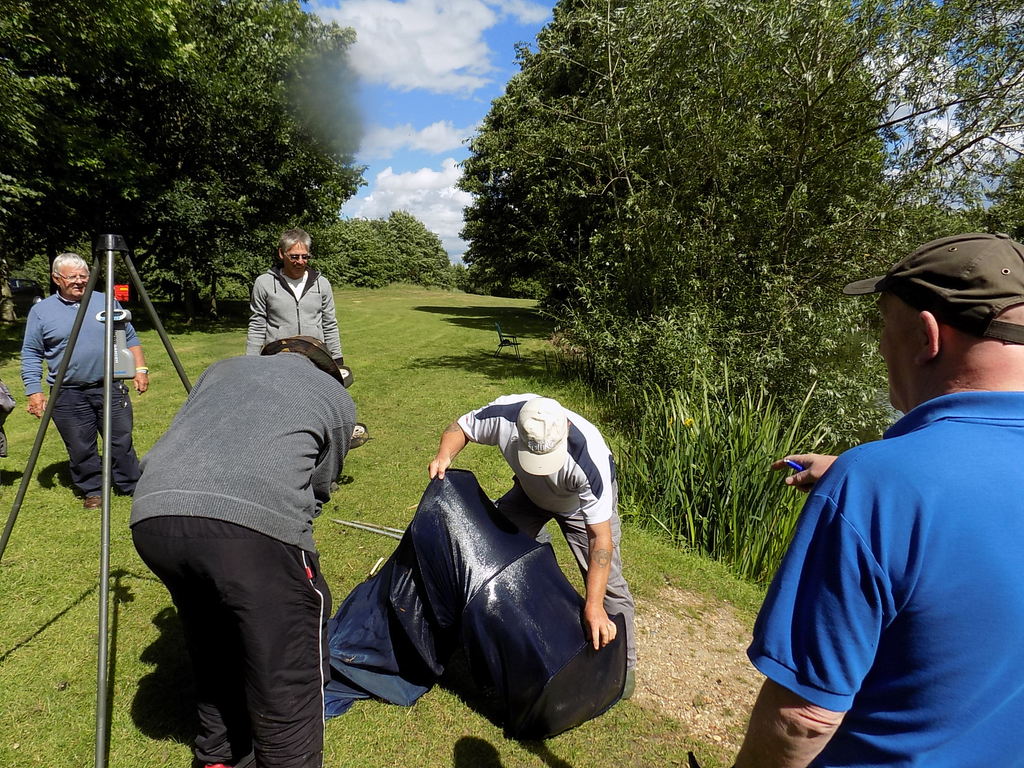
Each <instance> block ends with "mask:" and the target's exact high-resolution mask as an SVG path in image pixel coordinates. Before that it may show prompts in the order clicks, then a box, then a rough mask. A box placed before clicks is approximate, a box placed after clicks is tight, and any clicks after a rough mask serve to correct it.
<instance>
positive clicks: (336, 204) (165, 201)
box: [0, 0, 361, 301]
mask: <svg viewBox="0 0 1024 768" xmlns="http://www.w3.org/2000/svg"><path fill="white" fill-rule="evenodd" d="M3 2H5V3H13V4H14V5H15V10H16V11H17V13H16V14H15V22H12V23H9V24H7V25H3V24H2V23H0V36H2V37H0V45H3V50H4V51H5V52H9V54H10V55H9V56H7V57H6V58H5V57H0V62H2V63H0V69H2V68H3V66H6V67H7V70H6V71H5V72H0V89H7V90H10V89H12V88H17V87H21V88H22V89H26V88H28V85H26V84H27V83H37V82H40V83H42V84H37V85H34V86H33V87H34V88H35V91H34V92H33V94H32V95H34V96H35V98H34V99H32V100H27V106H26V113H25V114H26V115H27V116H28V119H27V120H25V121H24V122H23V125H24V126H25V128H24V131H23V134H24V135H23V136H22V137H21V144H20V147H18V148H17V151H15V152H12V154H11V155H10V156H8V157H7V158H5V159H4V160H0V185H3V186H0V227H2V229H3V234H4V235H5V236H6V238H5V239H6V240H8V241H10V240H12V239H14V240H16V241H18V242H21V243H32V244H35V246H36V247H37V248H39V249H40V250H46V251H47V252H49V253H50V255H52V254H53V253H54V252H55V251H56V250H57V249H58V248H63V247H66V246H67V245H68V244H70V243H74V242H81V241H85V242H88V241H89V240H90V239H91V237H92V236H94V235H95V234H98V233H100V232H103V231H107V232H119V233H121V234H124V235H125V236H126V237H127V238H128V240H129V242H130V243H131V244H133V245H134V246H135V247H136V248H137V249H138V250H139V251H140V253H143V254H145V255H146V256H147V258H146V260H145V268H146V272H147V274H148V276H150V277H152V278H154V279H155V280H156V281H157V282H158V283H162V284H163V285H164V286H165V288H166V289H167V290H168V291H172V292H175V293H177V294H179V295H180V296H181V297H182V298H184V299H186V300H187V301H188V300H190V299H192V298H194V297H195V295H196V294H197V292H198V291H199V290H200V289H202V290H205V291H208V292H210V293H215V292H216V285H217V281H218V280H220V279H223V278H233V279H235V280H236V281H237V280H251V277H252V275H253V274H255V272H257V271H259V268H260V267H262V266H263V265H265V263H266V260H265V256H264V254H266V253H267V252H268V241H267V237H268V233H271V232H275V230H276V231H277V232H279V231H280V229H281V228H283V227H286V226H291V225H297V224H307V225H310V226H311V225H312V224H313V223H315V222H319V221H323V220H327V219H332V218H336V216H337V211H338V209H339V208H340V206H341V204H342V203H343V202H344V200H345V199H347V197H349V196H351V194H352V193H353V192H354V191H355V189H356V187H357V185H358V184H359V183H360V175H361V171H360V169H359V168H357V167H355V166H354V165H353V164H352V152H353V151H354V149H355V146H356V138H357V135H358V120H357V119H355V117H354V115H355V110H354V109H352V108H351V106H350V105H349V103H348V100H347V95H348V93H349V92H350V88H346V87H344V86H345V85H346V84H350V83H351V76H350V73H349V70H348V67H347V61H346V56H347V51H348V47H349V46H350V45H351V43H352V41H353V39H354V36H353V33H352V31H351V30H346V29H342V28H339V27H337V26H336V25H329V24H324V23H322V22H321V21H320V20H319V19H317V18H316V17H315V16H312V15H310V14H306V13H304V12H303V11H302V9H301V7H300V5H299V3H298V2H296V0H87V1H86V0H3ZM40 78H42V79H41V80H40ZM328 80H330V81H332V82H340V83H342V87H341V88H333V89H330V90H327V89H323V88H321V87H319V86H317V85H311V84H316V83H323V82H324V81H328ZM313 90H317V91H318V92H320V95H321V98H320V101H319V105H320V111H319V112H317V111H314V110H312V109H310V107H309V101H308V99H306V100H304V99H303V98H302V97H303V95H306V94H308V93H310V92H311V91H313ZM328 96H330V98H329V97H328ZM324 113H328V116H327V117H324ZM339 113H344V114H346V116H347V120H346V121H345V123H344V129H343V130H340V131H334V132H332V133H330V134H328V133H327V132H326V131H325V130H323V129H324V126H326V125H329V124H330V125H339V122H338V121H337V120H335V119H334V117H335V116H336V115H337V114H339ZM15 127H17V124H15ZM9 135H13V136H14V138H15V139H17V138H19V137H18V135H17V134H10V132H9V131H7V132H5V125H3V124H0V142H2V141H5V140H6V139H7V137H8V136H9ZM8 189H11V190H13V192H8V193H7V194H6V196H5V190H8ZM14 192H17V194H14ZM273 241H276V233H275V234H274V235H273ZM256 254H259V255H256Z"/></svg>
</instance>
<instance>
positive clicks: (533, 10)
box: [495, 0, 551, 24]
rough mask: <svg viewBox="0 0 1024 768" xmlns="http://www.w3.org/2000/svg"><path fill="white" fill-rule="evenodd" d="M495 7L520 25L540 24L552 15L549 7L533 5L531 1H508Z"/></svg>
mask: <svg viewBox="0 0 1024 768" xmlns="http://www.w3.org/2000/svg"><path fill="white" fill-rule="evenodd" d="M495 5H497V6H498V7H499V8H500V9H501V10H502V11H504V12H505V13H507V14H508V15H509V16H512V17H513V18H514V19H515V20H516V21H518V22H519V23H520V24H540V23H541V22H542V21H544V19H546V18H547V17H548V16H550V15H551V9H550V8H549V7H548V6H546V5H538V4H537V3H531V2H529V0H508V2H499V3H495Z"/></svg>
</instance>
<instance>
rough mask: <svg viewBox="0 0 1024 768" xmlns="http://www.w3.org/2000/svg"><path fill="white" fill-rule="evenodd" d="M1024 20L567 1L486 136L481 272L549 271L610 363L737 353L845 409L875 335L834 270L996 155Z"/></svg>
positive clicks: (774, 382)
mask: <svg viewBox="0 0 1024 768" xmlns="http://www.w3.org/2000/svg"><path fill="white" fill-rule="evenodd" d="M1020 20H1021V11H1020V9H1019V7H1018V6H1017V5H1016V4H1015V3H1010V2H1006V1H1005V0H986V1H985V2H966V1H964V2H961V1H960V0H954V2H949V3H943V4H941V5H940V4H935V3H933V2H925V0H910V1H907V2H896V3H891V2H885V3H883V2H868V3H863V2H857V3H853V2H847V1H845V0H825V2H810V1H809V0H802V1H801V2H796V3H794V2H781V1H780V0H755V2H726V3H722V2H717V0H716V1H714V2H712V1H711V0H605V2H600V3H589V2H583V1H582V0H563V2H560V3H559V4H558V6H557V7H556V9H555V15H554V20H553V22H552V23H551V25H549V27H547V28H546V29H545V30H544V31H543V32H542V33H541V35H540V37H539V39H538V48H537V51H536V52H531V51H528V50H525V49H524V50H522V51H521V52H520V66H521V72H520V74H519V75H517V76H516V77H515V78H514V79H513V81H512V82H511V83H510V84H509V87H508V89H507V91H506V93H505V94H504V95H503V96H502V97H500V98H499V99H498V100H496V101H495V102H494V104H493V105H492V108H491V111H490V113H489V114H488V116H487V118H486V120H485V122H484V124H483V126H482V129H481V131H480V133H479V135H478V136H477V137H476V139H475V140H474V142H473V143H472V146H471V149H472V155H471V157H470V159H469V160H468V161H467V163H466V173H465V176H464V181H463V184H464V188H465V189H467V190H468V191H470V192H472V193H473V194H474V195H475V196H476V198H475V202H474V204H473V206H472V207H471V208H470V210H469V211H468V212H467V216H466V228H465V231H464V235H465V236H466V237H467V238H468V239H469V240H470V245H469V249H468V252H467V255H466V261H467V263H469V264H470V271H471V273H473V274H474V277H475V278H476V279H477V280H484V281H489V282H490V283H491V284H492V285H494V286H497V287H498V288H499V289H501V288H502V287H503V286H508V285H509V284H511V281H512V280H513V279H514V278H515V277H517V276H520V277H521V276H524V275H525V276H529V275H534V276H537V277H539V278H540V279H541V280H542V281H543V282H544V283H545V284H546V285H547V290H548V296H547V302H548V304H549V306H560V307H563V310H562V311H561V312H560V316H561V317H563V318H567V321H566V325H567V327H566V330H567V335H568V337H569V338H570V339H571V340H573V341H574V342H576V344H577V345H579V346H580V347H582V348H583V349H585V350H586V351H587V353H588V354H589V355H591V357H592V358H593V362H594V367H595V369H596V370H597V371H598V374H599V375H600V376H601V377H602V378H605V379H606V380H608V381H610V382H612V383H614V384H618V385H619V386H622V387H624V388H631V389H632V388H636V387H643V386H645V385H648V384H649V383H650V382H652V381H656V382H658V383H660V384H671V383H672V382H674V381H679V380H680V379H681V378H682V377H684V376H687V375H689V374H690V373H691V372H692V370H693V368H694V367H695V366H709V367H711V368H713V369H715V372H716V373H717V372H718V370H720V369H721V368H723V367H724V366H726V365H728V367H729V368H730V371H731V374H732V375H733V376H740V377H743V378H744V379H746V380H747V381H748V382H750V383H752V384H763V385H768V386H770V387H772V388H773V389H775V390H776V391H778V392H780V394H783V395H787V396H792V397H793V399H799V398H798V395H799V394H800V393H801V390H802V389H805V388H806V386H807V385H808V378H819V379H820V380H821V382H822V384H821V386H820V387H819V400H818V403H819V405H820V406H821V407H822V410H828V411H829V412H830V413H832V414H835V415H836V418H837V420H838V422H837V423H839V424H841V425H842V427H843V429H846V430H847V431H848V430H849V429H850V428H852V426H853V424H854V423H855V422H856V421H857V420H858V419H859V418H860V414H861V413H862V412H863V410H864V409H863V406H864V405H865V404H866V403H865V399H866V398H867V397H870V389H869V388H866V387H864V386H863V382H862V381H861V380H857V379H855V378H851V377H850V376H849V375H848V374H847V373H846V371H847V370H849V369H850V368H851V367H852V368H855V369H862V368H863V367H864V365H865V362H866V360H867V359H868V356H869V355H870V353H871V346H872V345H870V344H868V343H866V339H867V338H868V336H867V335H866V334H863V333H860V332H859V331H858V327H859V325H860V315H861V313H862V309H861V307H862V306H863V305H862V304H857V303H855V302H847V303H845V304H844V303H840V302H837V301H836V300H835V298H834V297H835V290H836V288H837V286H838V285H840V284H841V283H842V281H843V280H845V279H846V278H847V277H849V276H850V275H851V274H860V272H861V271H863V270H865V269H867V270H872V269H876V268H878V267H879V266H880V264H881V263H883V262H886V261H889V260H891V257H892V253H893V252H898V251H900V250H901V249H903V248H904V247H907V246H909V244H911V243H912V242H914V241H915V240H917V239H918V238H919V237H920V236H922V235H931V234H934V233H935V232H934V230H935V229H937V228H938V229H941V227H942V222H946V221H948V220H949V219H950V218H957V217H958V216H959V215H960V214H957V213H956V211H955V210H954V209H952V208H950V207H949V203H950V200H951V198H955V199H956V201H957V202H958V205H959V206H960V207H961V208H963V204H964V202H970V201H971V199H972V195H974V194H976V193H977V192H978V190H979V189H980V182H981V181H982V180H983V177H982V176H980V175H979V174H978V173H977V171H978V170H979V169H981V168H983V167H984V166H985V165H986V164H991V163H993V162H999V159H1000V158H999V140H1000V139H1001V137H1003V136H1006V135H1008V133H1009V132H1012V131H1013V130H1015V129H1017V128H1018V127H1019V123H1020V118H1021V116H1022V100H1024V88H1021V83H1022V72H1024V56H1022V51H1021V43H1020V40H1021V37H1020V35H1019V28H1020ZM936 72H937V74H938V76H936ZM940 128H941V130H940ZM983 150H984V151H983Z"/></svg>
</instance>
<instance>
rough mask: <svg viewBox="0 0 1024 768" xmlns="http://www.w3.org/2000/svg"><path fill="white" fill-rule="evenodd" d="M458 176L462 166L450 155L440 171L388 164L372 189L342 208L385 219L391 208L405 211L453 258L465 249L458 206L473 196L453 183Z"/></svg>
mask: <svg viewBox="0 0 1024 768" xmlns="http://www.w3.org/2000/svg"><path fill="white" fill-rule="evenodd" d="M460 178H462V169H461V168H459V166H458V163H456V162H455V160H454V159H453V158H450V157H449V158H447V159H446V160H445V161H444V162H443V163H442V164H441V170H440V171H437V170H434V169H432V168H420V169H419V170H417V171H410V172H409V173H395V172H394V171H393V170H392V169H391V168H390V167H388V168H385V169H384V170H383V171H381V172H380V173H378V174H377V176H376V178H375V179H374V181H373V184H372V188H373V191H372V192H371V193H370V194H369V195H366V196H365V197H360V198H356V199H355V200H352V201H350V202H349V203H348V204H346V206H345V210H344V212H345V214H346V215H348V216H352V217H357V218H366V219H386V218H387V217H388V216H389V215H390V214H391V212H392V211H408V212H409V213H411V214H412V215H413V216H415V217H416V218H417V219H419V220H420V221H422V222H423V224H424V225H425V226H426V227H427V229H429V230H430V231H431V232H433V233H434V234H436V235H437V236H438V237H440V238H441V243H442V244H443V245H444V249H445V250H446V251H447V252H448V255H449V257H452V258H453V259H454V258H456V257H459V256H461V255H462V254H463V253H464V252H465V250H466V244H465V242H464V241H463V240H461V239H460V238H459V230H461V229H462V210H463V208H465V207H466V206H467V205H469V203H470V202H471V201H472V199H473V198H472V196H471V195H470V194H469V193H468V192H463V191H462V190H460V189H458V188H457V187H456V186H455V185H456V184H457V183H458V181H459V179H460Z"/></svg>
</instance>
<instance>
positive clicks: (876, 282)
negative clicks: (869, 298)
mask: <svg viewBox="0 0 1024 768" xmlns="http://www.w3.org/2000/svg"><path fill="white" fill-rule="evenodd" d="M885 278H886V276H885V275H881V276H879V277H868V278H866V279H864V280H858V281H857V282H855V283H850V284H849V285H847V286H846V287H845V288H843V293H845V294H846V295H847V296H863V295H864V294H866V293H881V292H882V291H883V290H885V286H884V283H885Z"/></svg>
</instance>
